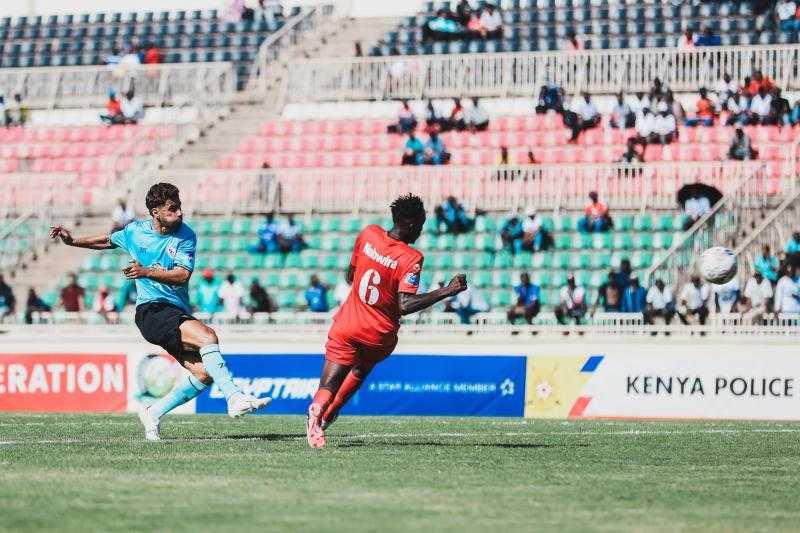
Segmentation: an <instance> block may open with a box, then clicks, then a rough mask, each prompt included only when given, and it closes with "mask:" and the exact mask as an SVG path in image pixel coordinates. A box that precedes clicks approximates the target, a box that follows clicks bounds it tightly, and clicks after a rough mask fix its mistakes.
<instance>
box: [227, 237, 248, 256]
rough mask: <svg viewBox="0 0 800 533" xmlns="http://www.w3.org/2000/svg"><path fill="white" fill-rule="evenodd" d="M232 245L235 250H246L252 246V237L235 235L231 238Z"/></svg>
mask: <svg viewBox="0 0 800 533" xmlns="http://www.w3.org/2000/svg"><path fill="white" fill-rule="evenodd" d="M231 246H232V248H233V251H234V252H246V251H247V248H248V247H249V246H250V238H249V237H246V236H239V237H234V238H233V239H231Z"/></svg>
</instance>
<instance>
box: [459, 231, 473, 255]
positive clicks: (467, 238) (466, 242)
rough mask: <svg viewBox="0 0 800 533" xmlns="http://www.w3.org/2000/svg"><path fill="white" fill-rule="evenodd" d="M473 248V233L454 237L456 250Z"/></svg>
mask: <svg viewBox="0 0 800 533" xmlns="http://www.w3.org/2000/svg"><path fill="white" fill-rule="evenodd" d="M474 249H475V234H474V233H466V234H462V235H459V236H457V237H456V250H461V251H464V250H470V251H471V250H474Z"/></svg>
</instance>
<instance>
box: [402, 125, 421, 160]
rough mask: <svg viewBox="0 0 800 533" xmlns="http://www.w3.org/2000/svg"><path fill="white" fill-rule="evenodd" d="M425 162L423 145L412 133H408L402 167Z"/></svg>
mask: <svg viewBox="0 0 800 533" xmlns="http://www.w3.org/2000/svg"><path fill="white" fill-rule="evenodd" d="M424 162H425V145H423V144H422V141H420V140H419V138H418V137H417V134H416V133H414V132H413V131H410V132H408V140H407V141H406V147H405V151H404V152H403V161H402V164H403V165H421V164H423V163H424Z"/></svg>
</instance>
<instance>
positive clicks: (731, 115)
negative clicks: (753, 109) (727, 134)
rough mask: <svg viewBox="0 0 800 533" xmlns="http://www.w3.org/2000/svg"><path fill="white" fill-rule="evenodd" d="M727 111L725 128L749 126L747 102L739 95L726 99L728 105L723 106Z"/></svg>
mask: <svg viewBox="0 0 800 533" xmlns="http://www.w3.org/2000/svg"><path fill="white" fill-rule="evenodd" d="M725 107H726V108H727V110H728V119H727V120H726V121H725V125H726V126H733V125H734V124H736V125H738V126H746V125H748V124H750V122H751V118H750V109H749V107H748V102H747V99H746V98H745V97H743V96H742V95H741V93H736V94H734V95H733V96H731V97H730V98H728V103H727V104H726V106H725Z"/></svg>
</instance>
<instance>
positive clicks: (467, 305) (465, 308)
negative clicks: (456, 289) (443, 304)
mask: <svg viewBox="0 0 800 533" xmlns="http://www.w3.org/2000/svg"><path fill="white" fill-rule="evenodd" d="M448 304H449V307H450V309H451V310H452V312H453V313H456V314H457V315H458V318H459V322H461V323H462V324H469V323H470V320H471V319H472V317H473V316H474V315H477V314H478V313H484V312H486V311H488V310H489V304H487V303H486V298H484V297H483V295H482V294H481V293H480V292H479V291H477V290H476V289H475V288H474V287H467V290H465V291H462V292H460V293H458V294H457V295H456V296H453V297H452V298H450V299H449V301H448Z"/></svg>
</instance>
